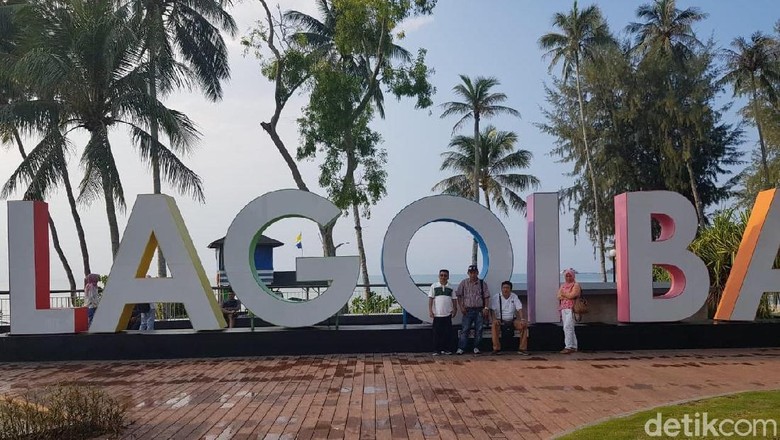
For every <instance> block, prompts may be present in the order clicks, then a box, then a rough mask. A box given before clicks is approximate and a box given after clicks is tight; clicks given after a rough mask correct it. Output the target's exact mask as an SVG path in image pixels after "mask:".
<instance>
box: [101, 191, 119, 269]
mask: <svg viewBox="0 0 780 440" xmlns="http://www.w3.org/2000/svg"><path fill="white" fill-rule="evenodd" d="M103 195H104V197H105V199H106V215H107V217H108V229H109V233H110V234H111V256H112V257H116V253H117V251H119V226H118V224H117V220H116V206H115V205H114V192H113V191H112V189H111V184H110V182H108V179H105V178H104V179H103Z"/></svg>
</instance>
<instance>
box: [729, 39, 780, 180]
mask: <svg viewBox="0 0 780 440" xmlns="http://www.w3.org/2000/svg"><path fill="white" fill-rule="evenodd" d="M777 44H778V43H777V41H775V40H774V39H772V38H771V37H769V36H767V35H764V34H763V33H761V32H756V33H754V34H753V35H751V36H750V42H748V41H747V40H745V38H743V37H737V38H735V39H734V40H733V41H732V42H731V47H733V48H734V49H724V56H725V58H726V65H727V69H728V71H727V72H726V74H725V75H724V77H723V79H722V81H723V82H725V83H728V84H731V85H732V86H733V87H734V96H742V95H745V94H750V103H751V106H752V113H753V119H754V120H755V121H756V129H757V130H758V143H759V147H760V148H761V168H762V171H763V174H764V188H771V187H772V186H774V184H775V183H774V182H772V179H771V177H770V173H769V164H768V161H767V148H766V143H765V142H764V129H763V124H762V120H761V111H760V101H761V99H765V100H767V101H769V103H770V104H773V105H777V92H776V91H775V88H774V87H775V85H776V84H780V60H778V52H777V50H776V48H777Z"/></svg>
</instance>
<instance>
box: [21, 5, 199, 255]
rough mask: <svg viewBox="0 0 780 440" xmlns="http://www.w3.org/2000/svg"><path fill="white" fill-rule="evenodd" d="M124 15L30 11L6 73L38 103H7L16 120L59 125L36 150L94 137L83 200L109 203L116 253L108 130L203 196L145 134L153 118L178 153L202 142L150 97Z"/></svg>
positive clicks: (114, 173) (85, 160) (103, 8)
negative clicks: (123, 132) (125, 135)
mask: <svg viewBox="0 0 780 440" xmlns="http://www.w3.org/2000/svg"><path fill="white" fill-rule="evenodd" d="M127 12H128V11H127V9H126V8H119V9H114V8H113V7H112V5H111V4H109V3H108V2H94V1H90V0H73V1H71V2H69V3H68V5H61V4H36V5H31V6H30V9H29V11H28V15H27V20H28V25H27V26H26V28H25V33H26V34H25V36H24V38H22V39H21V40H20V41H24V42H25V47H23V48H22V50H21V51H20V54H21V55H20V56H19V58H18V59H16V60H14V61H13V63H12V65H11V66H10V67H9V68H10V69H11V71H12V72H13V73H14V75H15V77H16V78H17V79H18V80H19V81H20V83H21V84H22V85H23V86H24V87H27V88H28V89H29V90H32V91H34V92H35V97H34V98H31V99H29V100H27V101H24V102H17V103H13V104H11V105H10V108H9V111H10V112H11V113H12V114H13V115H14V117H15V118H16V119H17V122H20V121H21V122H24V123H26V124H28V125H29V126H32V125H33V123H34V122H35V121H37V120H40V119H42V118H44V117H49V118H51V120H56V121H58V124H59V127H58V130H50V131H49V132H48V135H50V136H54V137H52V140H51V142H43V143H42V144H39V146H38V147H41V148H54V147H53V146H54V145H60V146H63V145H64V144H65V143H64V142H63V141H61V140H58V139H56V134H57V133H60V132H61V133H62V136H66V135H67V134H68V133H69V132H70V131H72V130H75V129H85V130H87V132H88V133H89V135H90V137H89V141H88V142H87V145H86V147H85V149H84V152H83V154H82V157H81V163H82V165H83V166H84V167H85V176H84V178H83V179H82V182H81V185H80V194H79V199H80V200H82V201H90V200H92V199H94V198H96V197H98V196H101V195H102V196H103V198H104V199H105V203H106V214H107V217H108V222H109V229H110V234H111V247H112V251H113V253H114V255H115V254H116V251H117V249H118V247H119V228H118V225H117V219H116V204H119V207H120V208H124V193H123V190H122V184H121V181H120V178H119V172H118V170H117V168H116V163H115V161H114V156H113V153H112V150H111V143H110V141H109V136H108V135H109V130H110V129H111V128H113V127H115V126H118V125H122V126H125V127H127V128H129V129H130V131H131V133H132V135H133V140H134V141H135V144H137V145H138V146H139V150H140V153H141V155H142V157H143V158H144V159H145V160H150V159H151V149H152V147H153V146H154V147H156V148H157V149H158V153H159V157H160V163H161V165H162V168H163V170H164V172H165V173H166V177H167V178H168V179H169V180H171V178H172V177H174V176H176V177H177V181H176V182H177V189H178V190H179V191H180V192H185V193H186V192H189V193H190V194H192V195H194V196H195V197H196V198H198V199H200V200H202V198H203V192H202V189H201V182H200V178H199V177H198V176H197V175H196V174H195V173H194V172H192V171H191V170H190V169H189V168H187V167H186V166H185V165H184V164H183V163H182V162H181V161H180V160H179V159H178V158H177V157H176V155H175V154H174V153H173V152H172V151H171V150H170V149H168V148H167V147H166V146H164V145H162V144H161V143H159V142H155V141H153V140H152V138H151V135H150V134H149V133H148V131H147V130H146V129H147V127H148V121H150V120H156V121H157V123H158V124H159V125H160V127H161V128H162V130H163V132H164V133H165V134H166V136H167V137H168V139H169V140H170V143H171V145H172V146H173V147H174V148H178V149H186V148H187V147H188V146H189V145H191V144H192V143H193V141H194V140H195V139H196V138H197V131H196V130H195V128H194V126H193V124H192V122H191V121H190V120H189V119H188V118H187V117H186V116H185V115H183V114H182V113H179V112H176V111H174V110H170V109H168V108H166V107H165V106H164V105H163V104H162V103H161V102H160V101H159V100H157V99H154V98H152V97H151V96H150V93H149V90H148V77H149V76H148V65H146V64H143V63H140V59H139V56H140V53H139V49H138V48H139V47H140V45H139V40H138V39H137V36H136V34H135V32H134V31H133V28H132V27H131V23H130V21H129V18H128V14H127ZM46 97H54V98H46ZM46 115H49V116H46ZM50 115H56V116H50ZM47 137H48V136H47ZM38 147H36V148H35V149H34V150H33V151H31V152H30V155H29V156H28V159H27V160H26V161H25V162H23V163H22V165H21V166H20V169H21V168H24V167H28V168H29V167H32V168H35V163H33V162H31V158H33V157H39V156H41V155H43V153H42V152H38V151H36V150H38ZM60 148H61V147H60Z"/></svg>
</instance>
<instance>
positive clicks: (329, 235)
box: [260, 118, 336, 257]
mask: <svg viewBox="0 0 780 440" xmlns="http://www.w3.org/2000/svg"><path fill="white" fill-rule="evenodd" d="M277 121H278V119H277V118H272V119H271V122H270V123H268V122H261V123H260V126H261V127H263V130H265V132H266V133H268V136H269V137H270V138H271V140H272V141H273V143H274V146H275V147H276V149H277V150H278V151H279V154H281V155H282V158H283V159H284V162H285V163H286V164H287V168H289V169H290V173H291V174H292V177H293V180H294V181H295V185H296V186H297V187H298V189H299V190H301V191H306V192H310V191H309V187H307V186H306V182H304V181H303V177H302V176H301V172H300V170H298V164H297V163H296V162H295V159H293V157H292V155H290V152H289V151H287V147H285V145H284V142H283V141H282V138H281V137H279V133H278V132H277V131H276V122H277ZM319 230H320V236H321V237H322V254H323V255H324V256H326V257H332V256H335V255H336V247H335V244H334V243H333V225H332V224H331V225H330V226H326V227H322V226H320V227H319Z"/></svg>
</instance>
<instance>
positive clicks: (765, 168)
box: [750, 75, 774, 189]
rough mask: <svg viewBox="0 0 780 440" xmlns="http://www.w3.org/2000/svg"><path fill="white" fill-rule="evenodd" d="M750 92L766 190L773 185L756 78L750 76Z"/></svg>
mask: <svg viewBox="0 0 780 440" xmlns="http://www.w3.org/2000/svg"><path fill="white" fill-rule="evenodd" d="M750 79H751V81H752V84H751V85H752V91H753V118H755V120H756V128H757V129H758V143H759V146H760V147H761V168H762V169H763V171H764V185H763V189H768V188H771V187H773V186H774V183H773V182H772V180H771V179H770V177H769V164H768V163H767V152H766V144H765V143H764V130H763V126H762V125H761V115H760V114H759V111H760V110H759V108H758V95H757V93H756V78H755V76H753V75H751V76H750Z"/></svg>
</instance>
